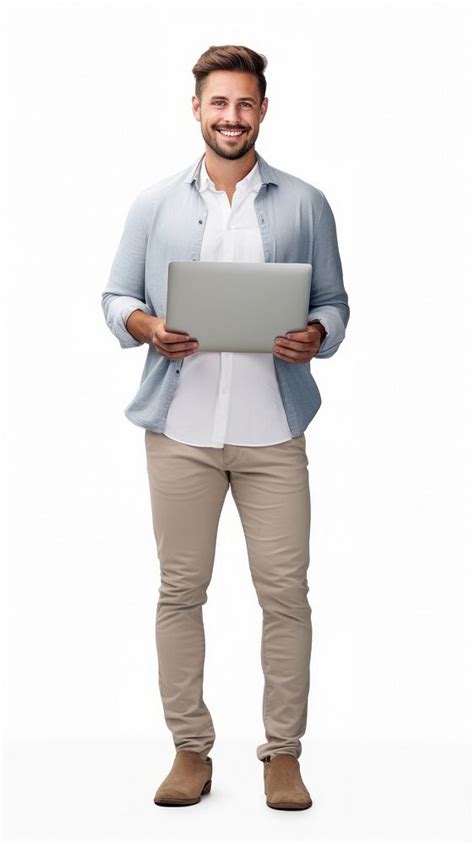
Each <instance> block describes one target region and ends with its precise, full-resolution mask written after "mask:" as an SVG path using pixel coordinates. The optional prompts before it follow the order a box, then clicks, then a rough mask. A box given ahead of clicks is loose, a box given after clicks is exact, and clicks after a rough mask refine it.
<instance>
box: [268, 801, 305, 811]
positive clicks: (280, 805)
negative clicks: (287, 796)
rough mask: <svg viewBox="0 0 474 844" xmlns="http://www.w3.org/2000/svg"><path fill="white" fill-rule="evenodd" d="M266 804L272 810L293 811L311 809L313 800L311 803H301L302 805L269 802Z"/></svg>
mask: <svg viewBox="0 0 474 844" xmlns="http://www.w3.org/2000/svg"><path fill="white" fill-rule="evenodd" d="M266 802H267V806H269V807H270V809H291V810H298V809H309V808H310V806H312V805H313V801H312V800H310V802H309V803H300V804H296V803H269V802H268V800H267V801H266Z"/></svg>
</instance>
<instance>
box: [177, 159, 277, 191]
mask: <svg viewBox="0 0 474 844" xmlns="http://www.w3.org/2000/svg"><path fill="white" fill-rule="evenodd" d="M255 155H256V156H257V163H258V169H259V173H260V178H261V180H262V184H264V185H268V184H272V185H276V186H277V187H278V177H277V173H276V171H275V170H274V169H273V167H270V165H269V164H268V163H267V162H266V161H265V159H264V158H262V156H261V155H260V153H258V152H257V150H255ZM204 156H205V153H203V154H202V155H200V156H199V158H198V160H197V161H196V162H195V163H194V164H191V166H190V167H188V169H187V171H185V172H186V176H185V179H184V181H185V182H187V183H188V184H192V183H193V182H194V181H196V184H197V187H199V181H198V175H199V171H200V167H201V162H202V161H203V159H204ZM247 175H250V174H247Z"/></svg>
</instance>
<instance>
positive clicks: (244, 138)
mask: <svg viewBox="0 0 474 844" xmlns="http://www.w3.org/2000/svg"><path fill="white" fill-rule="evenodd" d="M267 107H268V99H267V97H265V98H264V99H263V101H262V103H261V104H260V94H259V90H258V83H257V79H256V77H255V76H254V75H253V74H252V73H243V72H242V71H235V70H214V71H213V72H212V73H210V74H209V76H207V78H206V80H205V82H204V86H203V89H202V94H201V103H200V102H199V100H198V99H197V97H195V96H193V113H194V116H195V118H196V120H198V121H199V122H200V123H201V132H202V136H203V138H204V140H205V142H206V144H208V146H210V147H211V149H212V150H213V151H214V152H215V153H216V154H217V155H219V156H221V157H222V158H228V159H236V158H242V157H243V156H244V155H245V154H246V153H247V152H248V150H249V149H251V147H253V146H254V145H255V142H256V140H257V138H258V132H259V128H260V123H261V121H262V120H263V118H264V116H265V113H266V110H267ZM221 129H229V130H237V131H238V132H240V134H235V135H224V134H223V133H222V131H219V130H221Z"/></svg>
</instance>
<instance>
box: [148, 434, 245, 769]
mask: <svg viewBox="0 0 474 844" xmlns="http://www.w3.org/2000/svg"><path fill="white" fill-rule="evenodd" d="M145 444H146V455H147V469H148V478H149V485H150V495H151V507H152V516H153V529H154V534H155V538H156V543H157V551H158V557H159V560H160V575H161V586H160V597H159V601H158V606H157V613H156V646H157V653H158V673H159V687H160V694H161V699H162V704H163V710H164V715H165V721H166V724H167V726H168V728H169V729H170V731H171V733H172V735H173V741H174V745H175V748H176V750H194V751H196V752H198V753H200V755H201V756H202V758H203V759H204V760H205V759H206V758H207V755H208V753H209V751H210V749H211V747H212V746H213V743H214V741H215V732H214V725H213V722H212V718H211V715H210V712H209V710H208V708H207V706H206V704H205V703H204V699H203V673H204V657H205V636H204V625H203V617H202V606H203V604H204V603H205V602H206V601H207V591H206V590H207V587H208V585H209V583H210V580H211V577H212V569H213V565H214V557H215V548H216V537H217V529H218V524H219V518H220V513H221V510H222V507H223V504H224V500H225V496H226V493H227V489H228V486H229V479H228V476H227V475H226V472H225V470H224V469H223V468H221V466H222V453H221V451H220V450H219V449H213V448H199V447H197V446H189V445H186V444H184V443H179V442H176V441H175V440H172V439H171V438H169V437H166V436H165V435H164V434H157V433H154V432H153V431H148V430H146V432H145Z"/></svg>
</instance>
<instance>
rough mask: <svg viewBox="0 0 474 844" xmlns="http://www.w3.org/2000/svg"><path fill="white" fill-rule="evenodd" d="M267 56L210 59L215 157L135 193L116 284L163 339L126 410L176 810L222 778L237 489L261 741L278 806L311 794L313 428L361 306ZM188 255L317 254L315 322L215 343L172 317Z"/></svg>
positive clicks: (133, 337) (135, 314)
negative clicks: (140, 440) (256, 345)
mask: <svg viewBox="0 0 474 844" xmlns="http://www.w3.org/2000/svg"><path fill="white" fill-rule="evenodd" d="M266 63H267V62H266V58H265V56H262V55H261V54H259V53H256V52H255V51H253V50H251V49H250V48H247V47H243V46H233V45H225V46H221V47H210V48H209V49H208V50H207V51H206V52H205V53H204V54H203V55H202V56H201V57H200V58H199V60H198V61H197V62H196V64H195V65H194V67H193V74H194V77H195V95H194V96H193V97H192V113H193V115H194V118H195V119H196V121H198V123H199V124H200V128H201V133H202V138H203V140H204V147H205V148H204V153H203V154H201V155H200V156H199V159H198V160H197V161H196V162H194V163H193V164H192V165H191V166H190V167H186V169H185V170H182V171H180V172H179V173H177V174H174V175H172V176H168V177H165V178H163V179H162V180H161V181H160V182H158V183H156V184H154V185H152V186H151V187H149V188H146V189H144V190H142V191H141V192H140V193H139V194H138V196H137V197H136V198H135V200H134V201H133V203H132V205H131V208H130V210H129V213H128V216H127V220H126V223H125V228H124V231H123V234H122V238H121V241H120V244H119V247H118V251H117V254H116V256H115V259H114V261H113V264H112V269H111V273H110V278H109V282H108V285H107V288H106V290H105V291H104V292H103V294H102V306H103V310H104V315H105V318H106V321H107V324H108V326H109V328H110V330H111V331H112V333H113V334H114V335H115V336H116V337H117V339H118V340H119V342H120V345H121V347H122V348H133V347H136V346H140V345H142V344H144V343H146V344H148V354H147V357H146V361H145V366H144V370H143V374H142V378H141V381H140V386H139V389H138V392H137V394H136V396H135V398H134V399H133V400H132V401H131V402H130V403H129V404H128V405H127V407H126V409H125V414H126V416H127V418H128V419H130V421H132V422H133V423H134V424H135V425H138V426H140V427H141V428H144V429H145V447H146V458H147V471H148V479H149V488H150V497H151V498H150V500H151V511H152V519H153V529H154V535H155V538H156V544H157V553H158V558H159V561H160V576H161V585H160V596H159V600H158V605H157V613H156V645H157V652H158V663H159V688H160V694H161V700H162V704H163V710H164V716H165V720H166V724H167V726H168V728H169V730H170V731H171V734H172V737H173V742H174V746H175V750H176V753H175V758H174V761H173V764H172V767H171V769H170V771H169V773H168V774H167V776H166V777H165V779H164V780H163V781H162V783H161V785H160V786H159V788H158V790H157V791H156V793H155V797H154V800H155V803H156V804H157V805H161V806H170V805H174V806H176V805H180V806H185V805H190V804H193V803H197V802H199V801H200V799H201V795H203V794H207V793H208V792H209V790H210V788H211V781H212V759H211V757H210V756H209V753H210V750H211V748H212V747H213V745H214V742H215V738H216V736H215V731H214V725H213V721H212V717H211V714H210V711H209V709H208V707H207V706H206V704H205V702H204V698H203V674H204V655H205V637H204V627H203V617H202V606H203V604H204V603H205V602H206V600H207V588H208V586H209V583H210V580H211V577H212V569H213V564H214V557H215V547H216V537H217V530H218V525H219V519H220V513H221V510H222V507H223V504H224V500H225V497H226V494H227V492H228V489H229V487H230V488H231V492H232V496H233V498H234V500H235V503H236V506H237V509H238V512H239V516H240V519H241V522H242V527H243V531H244V534H245V539H246V544H247V549H248V557H249V564H250V570H251V575H252V581H253V584H254V586H255V589H256V593H257V598H258V602H259V604H260V606H261V608H262V641H261V660H262V669H263V674H264V694H263V710H262V715H263V724H264V728H265V737H266V741H265V742H263V743H261V744H259V745H258V747H257V749H256V753H257V758H258V759H259V760H260V761H261V762H262V763H263V772H264V789H265V794H266V798H267V799H266V804H267V805H268V806H269V807H271V808H275V809H307V808H309V807H310V806H311V805H312V800H311V796H310V794H309V791H308V789H307V788H306V786H305V785H304V783H303V780H302V777H301V771H300V765H299V757H300V755H301V752H302V744H301V741H300V739H301V737H302V736H303V734H304V733H305V730H306V722H307V710H308V694H309V685H310V657H311V647H312V625H311V607H310V604H309V602H308V597H307V593H308V589H309V587H308V581H307V571H308V566H309V557H310V555H309V545H310V542H309V540H310V509H311V507H310V491H309V478H308V468H307V467H308V458H307V454H306V439H305V434H304V431H305V429H306V428H307V427H308V425H309V423H310V422H311V420H312V419H313V417H314V416H315V414H316V413H317V411H318V409H319V407H320V405H321V396H320V393H319V390H318V387H317V385H316V382H315V381H314V379H313V377H312V374H311V370H310V361H311V359H312V358H327V357H331V356H332V355H334V353H335V352H336V351H337V349H338V348H339V346H340V344H341V342H342V341H343V339H344V336H345V329H346V326H347V323H348V320H349V306H348V297H347V293H346V291H345V288H344V283H343V274H342V267H341V261H340V256H339V250H338V243H337V236H336V226H335V221H334V216H333V213H332V211H331V208H330V206H329V203H328V201H327V199H326V197H325V195H324V193H323V192H322V191H321V190H320V189H318V188H316V187H313V186H312V185H310V184H309V183H307V182H305V181H303V180H302V179H300V178H298V177H296V176H293V175H290V174H288V173H285V172H284V171H282V170H278V169H276V168H275V167H271V166H270V165H269V164H268V163H267V162H266V161H265V160H264V159H263V158H262V156H261V155H260V154H259V153H258V152H257V151H256V149H255V143H256V141H257V138H258V135H259V131H260V124H261V123H262V122H263V120H264V118H265V115H266V112H267V109H268V98H267V97H266V96H265V92H266V80H265V76H264V70H265V67H266ZM173 260H178V261H179V260H181V261H191V260H193V261H199V260H201V261H262V262H263V261H267V262H272V261H273V262H295V263H310V264H312V267H313V273H312V282H311V295H310V303H309V312H308V325H307V326H306V329H305V330H303V331H298V332H292V333H289V334H287V335H286V336H284V337H276V338H275V346H274V349H273V351H272V353H268V354H266V353H256V354H252V353H230V352H200V351H199V338H195V339H194V338H188V337H186V336H185V335H183V334H177V333H172V332H169V331H167V330H166V322H165V314H166V298H167V290H166V284H167V268H168V263H169V262H170V261H173ZM319 482H321V481H320V479H319ZM227 599H228V600H229V601H232V595H229V596H227ZM231 658H232V655H231V654H230V655H229V659H231ZM236 716H238V711H237V712H236Z"/></svg>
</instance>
